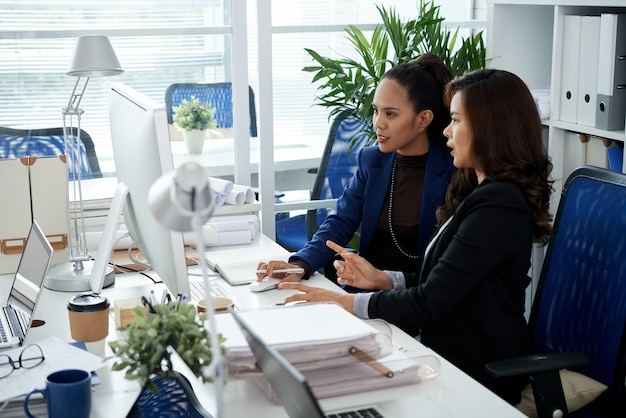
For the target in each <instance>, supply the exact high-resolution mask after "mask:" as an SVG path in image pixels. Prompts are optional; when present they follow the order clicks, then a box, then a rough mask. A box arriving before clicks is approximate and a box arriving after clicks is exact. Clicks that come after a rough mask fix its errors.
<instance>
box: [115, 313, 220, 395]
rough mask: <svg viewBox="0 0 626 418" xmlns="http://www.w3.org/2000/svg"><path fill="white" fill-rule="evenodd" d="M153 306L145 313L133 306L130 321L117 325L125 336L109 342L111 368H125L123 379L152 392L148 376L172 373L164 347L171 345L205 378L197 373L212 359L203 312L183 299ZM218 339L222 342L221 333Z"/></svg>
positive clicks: (154, 387)
mask: <svg viewBox="0 0 626 418" xmlns="http://www.w3.org/2000/svg"><path fill="white" fill-rule="evenodd" d="M154 309H155V311H156V313H154V314H150V315H146V309H145V308H144V307H143V306H137V307H135V308H134V309H133V314H134V316H135V319H134V321H133V322H131V323H130V324H128V325H126V326H124V327H121V328H119V329H120V330H121V331H124V333H125V337H126V338H125V339H123V340H117V341H112V342H110V343H109V346H110V347H111V349H112V351H113V354H114V356H115V357H116V361H115V362H114V363H113V366H112V369H113V370H115V371H118V370H124V369H126V374H125V377H126V379H129V380H138V381H139V383H140V384H141V385H142V386H143V385H144V384H146V385H147V387H149V388H150V389H151V390H152V391H153V392H156V386H155V385H154V384H153V383H152V382H151V380H150V379H151V378H153V377H162V378H166V377H171V376H174V374H173V371H172V363H171V361H170V359H169V356H168V355H167V347H168V346H172V348H174V350H176V352H177V353H178V354H179V355H180V357H181V358H182V359H183V360H184V361H185V363H187V365H188V366H189V368H190V369H191V370H192V371H193V372H194V374H195V375H196V376H198V377H201V378H202V379H203V380H204V381H207V379H206V378H205V376H204V375H203V374H202V372H201V370H202V368H203V367H204V366H208V365H209V363H210V362H211V358H212V352H211V343H210V336H209V331H208V330H207V329H206V327H205V326H204V322H205V320H206V314H204V313H199V314H198V313H196V307H195V306H194V305H192V304H190V303H188V302H184V301H183V302H179V301H172V302H169V303H168V304H163V305H161V304H157V305H155V306H154ZM219 341H220V344H221V343H223V342H224V341H225V339H224V338H223V337H222V336H221V334H220V336H219ZM220 349H222V350H223V347H220Z"/></svg>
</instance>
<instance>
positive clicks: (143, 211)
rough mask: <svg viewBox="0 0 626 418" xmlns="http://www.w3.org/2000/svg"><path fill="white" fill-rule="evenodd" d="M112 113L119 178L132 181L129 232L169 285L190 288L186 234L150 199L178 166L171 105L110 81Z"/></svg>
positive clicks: (126, 212) (126, 211)
mask: <svg viewBox="0 0 626 418" xmlns="http://www.w3.org/2000/svg"><path fill="white" fill-rule="evenodd" d="M109 117H110V125H111V139H112V142H113V156H114V160H115V170H116V173H117V179H118V182H123V183H124V184H125V185H126V186H127V187H128V195H127V197H126V202H125V205H124V210H123V213H124V220H125V222H126V226H127V228H128V232H129V234H130V235H131V237H132V238H133V239H134V240H135V241H136V242H137V246H138V248H139V250H140V251H141V252H142V253H143V254H144V256H145V257H146V259H147V260H148V263H149V264H150V266H151V267H152V269H153V270H154V271H155V272H156V273H157V274H158V276H159V277H160V278H161V280H163V283H165V285H166V286H167V287H168V289H169V290H170V291H171V292H173V293H174V294H177V293H178V292H182V293H186V294H189V280H188V276H187V264H186V258H185V245H184V241H183V234H182V232H175V231H171V230H169V229H167V228H165V227H164V226H163V225H161V224H160V223H159V222H158V221H157V220H156V218H155V217H154V215H153V214H152V211H151V210H150V207H149V205H148V192H149V190H150V187H151V186H152V184H153V183H154V182H155V181H156V180H157V179H158V178H159V177H161V176H162V175H164V174H166V173H168V172H171V171H172V170H173V169H174V163H173V160H172V151H171V148H170V138H169V132H168V123H167V114H166V111H165V106H164V105H162V104H159V103H158V102H156V101H155V100H153V99H151V98H149V97H147V96H146V95H144V94H142V93H140V92H138V91H136V90H134V89H133V88H131V87H129V86H127V85H126V84H124V83H120V82H115V83H111V85H110V87H109Z"/></svg>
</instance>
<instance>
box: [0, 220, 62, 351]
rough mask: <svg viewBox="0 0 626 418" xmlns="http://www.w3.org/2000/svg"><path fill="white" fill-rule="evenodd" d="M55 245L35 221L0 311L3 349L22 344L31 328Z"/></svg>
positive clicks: (0, 346) (1, 345)
mask: <svg viewBox="0 0 626 418" xmlns="http://www.w3.org/2000/svg"><path fill="white" fill-rule="evenodd" d="M52 253H53V250H52V246H51V245H50V243H49V242H48V239H47V238H46V236H45V235H44V233H43V231H42V230H41V228H40V227H39V225H38V224H37V222H36V221H33V223H32V225H31V227H30V231H29V232H28V237H27V238H26V243H25V244H24V251H23V252H22V256H21V258H20V262H19V264H18V267H17V271H16V272H15V276H14V277H13V285H12V286H11V291H10V292H9V296H8V297H7V300H6V301H4V302H5V303H4V306H3V307H2V312H1V313H0V348H8V347H16V346H20V345H22V343H23V342H24V339H25V338H26V335H27V333H28V331H29V330H30V328H31V325H32V322H33V318H32V314H33V311H34V310H35V307H36V306H37V302H38V301H39V296H40V294H41V292H40V290H41V286H42V284H43V281H44V279H45V278H46V276H47V274H48V269H49V268H50V264H51V262H52Z"/></svg>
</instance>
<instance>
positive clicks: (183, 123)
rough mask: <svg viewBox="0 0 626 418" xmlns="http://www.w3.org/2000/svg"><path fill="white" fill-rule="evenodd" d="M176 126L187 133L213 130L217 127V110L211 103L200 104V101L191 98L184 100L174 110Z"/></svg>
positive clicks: (173, 118)
mask: <svg viewBox="0 0 626 418" xmlns="http://www.w3.org/2000/svg"><path fill="white" fill-rule="evenodd" d="M172 110H173V112H174V115H173V117H172V120H173V122H174V125H176V126H178V127H179V128H181V129H184V130H186V131H192V130H195V129H197V130H201V131H204V130H205V129H212V128H215V127H216V126H217V122H216V121H215V108H214V107H211V104H210V103H200V99H198V98H197V97H195V96H191V98H190V100H187V99H183V100H181V101H180V104H179V105H178V106H174V108H173V109H172Z"/></svg>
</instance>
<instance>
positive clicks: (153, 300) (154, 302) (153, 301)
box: [150, 289, 156, 306]
mask: <svg viewBox="0 0 626 418" xmlns="http://www.w3.org/2000/svg"><path fill="white" fill-rule="evenodd" d="M155 304H156V299H155V297H154V289H151V290H150V305H152V306H154V305H155Z"/></svg>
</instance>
